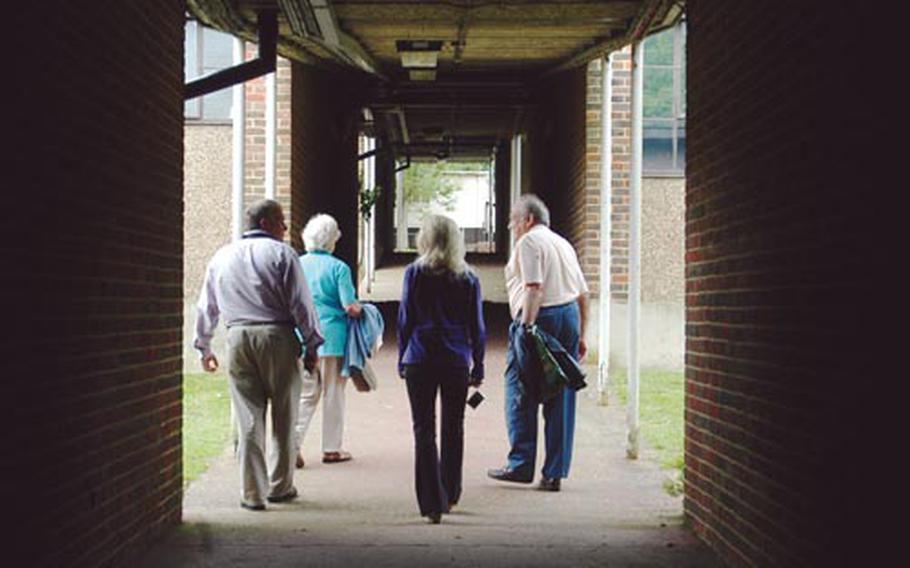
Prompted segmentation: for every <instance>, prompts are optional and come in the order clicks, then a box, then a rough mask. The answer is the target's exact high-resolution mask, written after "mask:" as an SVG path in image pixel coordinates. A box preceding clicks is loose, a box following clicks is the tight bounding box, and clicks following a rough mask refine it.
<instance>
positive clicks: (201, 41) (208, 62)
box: [183, 20, 234, 121]
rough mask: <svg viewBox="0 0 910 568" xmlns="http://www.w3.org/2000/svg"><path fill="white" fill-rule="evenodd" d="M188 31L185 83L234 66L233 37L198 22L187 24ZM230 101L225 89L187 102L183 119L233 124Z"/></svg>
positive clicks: (185, 51)
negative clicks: (230, 122) (227, 121)
mask: <svg viewBox="0 0 910 568" xmlns="http://www.w3.org/2000/svg"><path fill="white" fill-rule="evenodd" d="M185 31H186V36H185V37H186V39H185V42H186V44H185V49H184V65H183V70H184V74H185V76H186V81H191V80H193V79H196V78H198V77H201V76H203V75H207V74H209V73H212V72H214V71H219V70H221V69H225V68H227V67H230V66H231V65H233V57H234V51H233V49H234V47H233V40H234V38H233V36H231V35H230V34H225V33H221V32H219V31H216V30H213V29H211V28H206V27H205V26H203V25H201V24H199V23H198V22H196V21H195V20H188V21H187V22H186V30H185ZM231 101H232V98H231V89H222V90H220V91H217V92H214V93H212V94H209V95H205V96H204V97H197V98H195V99H192V100H189V101H186V102H185V103H184V105H183V115H184V117H185V118H186V119H187V120H212V121H225V120H230V119H231Z"/></svg>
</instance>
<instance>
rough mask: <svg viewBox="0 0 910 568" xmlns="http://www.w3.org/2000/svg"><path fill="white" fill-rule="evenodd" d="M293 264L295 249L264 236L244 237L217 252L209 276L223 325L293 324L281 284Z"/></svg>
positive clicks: (295, 258) (295, 257)
mask: <svg viewBox="0 0 910 568" xmlns="http://www.w3.org/2000/svg"><path fill="white" fill-rule="evenodd" d="M296 261H297V256H296V253H295V252H294V249H292V248H291V247H289V246H288V245H286V244H284V243H283V242H281V241H278V240H276V239H273V238H270V237H266V236H257V237H253V238H244V239H241V240H239V241H237V242H235V243H231V244H229V245H226V246H224V247H222V248H221V249H219V250H218V252H216V253H215V255H214V256H213V258H212V262H211V264H210V270H211V271H212V273H211V274H210V275H209V277H210V278H213V279H214V282H215V283H216V286H215V287H214V291H215V294H216V296H217V302H218V305H219V306H220V307H221V315H222V318H223V320H224V323H225V324H226V325H227V326H232V325H241V324H249V323H262V322H264V321H270V322H287V323H292V320H291V319H290V317H289V315H290V314H289V312H288V298H287V297H286V296H287V291H286V288H285V287H284V286H282V285H281V284H282V283H283V282H285V281H286V278H285V276H286V275H287V273H288V271H289V270H291V269H292V268H293V263H294V262H296Z"/></svg>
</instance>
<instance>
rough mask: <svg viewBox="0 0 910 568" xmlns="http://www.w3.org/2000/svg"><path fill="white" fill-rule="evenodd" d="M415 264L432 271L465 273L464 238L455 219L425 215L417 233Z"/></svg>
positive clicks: (466, 266) (466, 267)
mask: <svg viewBox="0 0 910 568" xmlns="http://www.w3.org/2000/svg"><path fill="white" fill-rule="evenodd" d="M417 253H418V254H419V255H420V256H419V257H418V258H417V264H418V265H419V266H423V267H426V268H429V269H430V270H434V271H441V270H448V271H451V272H453V273H455V274H456V275H462V274H464V273H466V272H467V271H468V270H469V269H468V265H467V263H465V261H464V255H465V248H464V238H463V237H462V236H461V231H459V230H458V225H456V224H455V221H453V220H451V219H449V218H448V217H446V216H444V215H430V216H429V217H427V218H426V219H425V220H424V222H423V225H422V226H421V227H420V232H419V233H417Z"/></svg>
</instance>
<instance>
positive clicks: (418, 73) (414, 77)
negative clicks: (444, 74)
mask: <svg viewBox="0 0 910 568" xmlns="http://www.w3.org/2000/svg"><path fill="white" fill-rule="evenodd" d="M408 73H409V74H410V76H411V81H435V80H436V70H435V69H410V70H409V71H408Z"/></svg>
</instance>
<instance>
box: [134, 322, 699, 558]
mask: <svg viewBox="0 0 910 568" xmlns="http://www.w3.org/2000/svg"><path fill="white" fill-rule="evenodd" d="M489 351H490V352H489V356H488V360H487V369H488V373H489V377H488V379H487V382H486V384H485V385H484V387H483V388H482V391H483V392H484V394H485V395H486V396H487V400H486V401H485V402H484V403H483V404H482V405H481V406H480V407H479V408H478V409H477V410H472V409H470V408H468V409H467V416H466V425H465V427H466V450H465V464H464V495H463V496H462V499H461V503H460V504H459V505H458V507H457V509H456V510H455V511H454V512H453V514H451V515H446V516H444V517H443V522H442V524H440V525H430V524H428V523H427V522H426V521H425V519H423V518H422V517H420V516H419V514H418V511H417V504H416V500H415V497H414V490H413V485H414V480H413V461H412V460H413V438H412V435H411V424H410V416H409V410H408V400H407V394H406V392H405V389H404V384H403V383H402V382H401V381H400V380H399V379H397V378H396V377H395V374H394V363H395V356H396V354H395V345H394V343H391V344H389V343H387V345H386V346H385V347H384V348H383V350H382V351H381V353H380V357H379V358H378V360H377V361H376V370H377V372H378V374H379V376H380V377H381V384H380V388H379V390H378V391H377V392H374V393H368V394H361V393H357V392H355V391H353V389H350V390H348V404H347V409H348V410H347V425H346V432H345V439H346V440H347V442H346V445H347V449H348V450H350V451H351V452H352V453H353V455H354V460H353V461H351V462H348V463H343V464H333V465H324V464H322V463H321V462H320V461H319V457H320V447H319V440H320V435H321V428H320V425H321V414H317V415H316V417H314V420H313V424H312V427H311V432H310V433H309V435H308V437H307V440H306V442H305V446H304V447H305V455H306V458H307V466H306V468H305V469H303V470H299V471H298V473H297V477H296V485H297V487H298V488H299V490H300V492H301V497H300V499H299V500H297V501H295V502H293V503H289V504H283V505H270V506H269V509H268V510H267V511H265V512H250V511H245V510H242V509H241V508H240V507H239V506H238V503H239V483H238V480H237V468H236V466H235V464H234V462H233V459H232V456H231V455H230V451H229V450H226V452H225V454H224V455H223V456H221V458H220V459H218V460H217V461H216V462H215V463H214V465H213V466H212V467H211V468H210V470H209V471H208V472H206V473H205V474H204V475H203V476H202V477H201V478H200V479H199V480H197V481H196V482H194V483H193V484H192V485H191V486H190V487H189V490H188V491H187V494H186V498H185V503H184V507H185V508H184V525H183V526H181V527H179V528H177V529H175V530H174V531H172V532H171V533H170V534H169V535H168V536H167V537H166V538H165V539H164V541H163V542H161V543H159V544H158V545H157V546H156V547H155V548H154V549H152V550H151V551H149V554H148V555H147V556H146V557H145V559H144V561H143V562H142V563H141V565H143V566H148V567H152V566H167V567H180V566H219V567H220V566H359V565H369V566H371V567H373V568H378V567H382V566H402V565H408V564H410V565H412V566H421V567H423V566H496V567H500V566H516V567H519V566H521V567H526V566H547V567H560V566H567V567H568V566H571V567H573V568H577V567H580V566H714V565H716V561H715V560H714V558H713V556H712V555H711V553H710V552H709V551H708V550H707V549H706V548H705V547H704V546H703V545H702V544H701V543H699V542H698V541H697V540H696V539H695V537H694V536H692V534H691V533H690V532H689V531H688V530H687V529H686V528H685V527H684V526H683V525H682V515H681V511H682V506H681V501H680V499H679V498H672V497H669V496H668V495H666V494H665V493H664V492H663V490H662V489H661V483H662V481H663V479H664V476H665V474H664V473H663V472H661V471H660V470H659V469H658V468H657V467H656V466H655V465H654V463H653V461H651V460H649V459H647V457H646V458H645V459H642V460H640V461H634V462H633V461H629V460H627V459H625V457H624V450H623V437H624V426H623V414H622V409H621V408H618V407H616V406H612V407H606V408H605V407H602V406H598V405H597V404H596V402H595V398H594V394H595V393H594V391H593V389H591V388H589V389H586V390H584V391H581V392H580V393H579V394H580V395H581V396H580V398H579V404H578V422H577V424H578V427H577V436H576V443H575V459H574V462H573V467H572V472H571V477H570V478H569V479H567V480H564V482H563V489H562V492H560V493H544V492H540V491H536V490H535V489H534V486H533V485H515V484H503V483H498V482H495V481H493V480H490V479H488V478H487V477H486V476H485V470H486V468H488V467H494V466H499V465H501V464H502V463H503V462H504V458H505V455H506V451H507V445H506V432H505V424H504V420H503V386H502V378H501V377H502V372H503V368H504V345H503V343H502V340H501V339H499V340H493V341H492V344H491V345H490V349H489ZM539 467H540V465H538V470H539ZM535 481H536V480H535Z"/></svg>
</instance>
